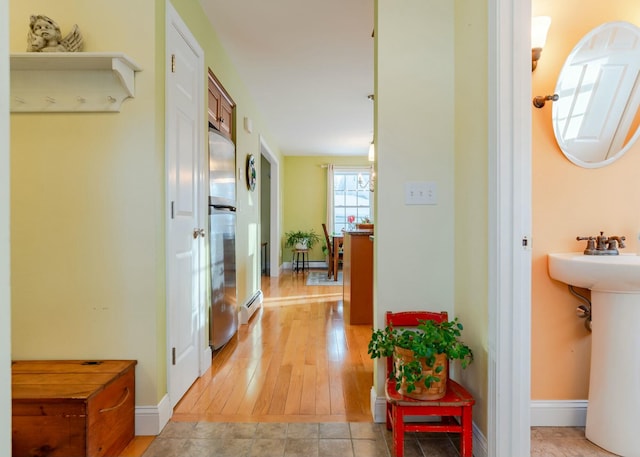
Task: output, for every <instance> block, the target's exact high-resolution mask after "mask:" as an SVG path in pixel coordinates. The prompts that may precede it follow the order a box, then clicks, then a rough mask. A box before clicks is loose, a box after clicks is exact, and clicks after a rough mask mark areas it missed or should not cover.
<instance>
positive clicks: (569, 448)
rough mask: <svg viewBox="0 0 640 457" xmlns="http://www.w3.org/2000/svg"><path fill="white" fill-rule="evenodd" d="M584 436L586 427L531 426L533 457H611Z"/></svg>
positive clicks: (609, 453) (610, 454)
mask: <svg viewBox="0 0 640 457" xmlns="http://www.w3.org/2000/svg"><path fill="white" fill-rule="evenodd" d="M615 455H616V454H612V453H611V452H607V451H605V450H604V449H602V448H599V447H598V446H596V445H595V444H593V443H592V442H590V441H588V440H587V439H586V438H585V437H584V427H531V457H611V456H615Z"/></svg>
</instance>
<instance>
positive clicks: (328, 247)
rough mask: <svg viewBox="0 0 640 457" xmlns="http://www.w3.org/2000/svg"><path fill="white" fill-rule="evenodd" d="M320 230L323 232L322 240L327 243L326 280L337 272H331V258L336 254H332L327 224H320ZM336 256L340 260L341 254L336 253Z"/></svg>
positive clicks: (332, 263)
mask: <svg viewBox="0 0 640 457" xmlns="http://www.w3.org/2000/svg"><path fill="white" fill-rule="evenodd" d="M322 230H323V231H324V239H325V241H326V243H327V252H328V253H329V268H328V271H327V278H330V277H331V276H332V275H334V274H337V272H335V271H333V266H334V262H333V260H334V259H333V256H334V255H336V253H335V252H333V243H332V242H331V241H332V240H331V238H330V237H329V231H328V230H327V224H324V223H323V224H322ZM337 255H338V256H340V259H341V258H342V252H338V253H337Z"/></svg>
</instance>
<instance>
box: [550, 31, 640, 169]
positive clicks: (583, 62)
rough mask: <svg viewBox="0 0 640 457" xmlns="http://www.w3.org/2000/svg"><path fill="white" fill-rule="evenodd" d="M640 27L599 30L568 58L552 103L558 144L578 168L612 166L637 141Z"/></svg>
mask: <svg viewBox="0 0 640 457" xmlns="http://www.w3.org/2000/svg"><path fill="white" fill-rule="evenodd" d="M639 71H640V28H638V27H636V26H635V25H633V24H630V23H628V22H608V23H605V24H603V25H601V26H599V27H596V28H595V29H593V30H592V31H591V32H589V33H588V34H587V35H585V37H584V38H582V40H580V42H579V43H578V44H577V45H576V47H575V48H573V51H571V54H569V57H568V58H567V61H566V62H565V64H564V66H563V67H562V71H561V72H560V77H559V78H558V83H557V85H556V92H555V93H556V94H558V96H559V98H558V100H557V101H555V102H553V108H552V120H553V131H554V133H555V136H556V141H557V142H558V145H559V146H560V149H561V150H562V152H563V153H564V155H565V156H566V157H567V159H569V160H570V161H571V162H573V163H574V164H576V165H579V166H581V167H586V168H597V167H603V166H605V165H608V164H610V163H612V162H614V161H615V160H617V159H619V158H620V157H622V155H623V154H624V153H625V152H626V151H627V150H628V149H629V148H630V147H631V145H632V144H633V143H634V142H635V141H636V140H637V139H638V135H639V133H640V129H638V124H639V123H640V114H639V111H638V106H639V105H640V81H639V78H638V73H639Z"/></svg>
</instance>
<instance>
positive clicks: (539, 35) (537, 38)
mask: <svg viewBox="0 0 640 457" xmlns="http://www.w3.org/2000/svg"><path fill="white" fill-rule="evenodd" d="M550 25H551V18H550V17H549V16H536V17H534V18H531V71H534V70H535V69H536V67H537V66H538V60H539V59H540V54H541V53H542V48H544V45H545V43H546V42H547V33H548V32H549V26H550Z"/></svg>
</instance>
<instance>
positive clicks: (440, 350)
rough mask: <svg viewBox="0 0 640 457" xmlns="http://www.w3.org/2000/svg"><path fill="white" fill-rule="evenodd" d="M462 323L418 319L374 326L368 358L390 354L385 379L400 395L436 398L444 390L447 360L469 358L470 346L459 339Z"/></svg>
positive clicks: (464, 362) (464, 364)
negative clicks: (397, 325)
mask: <svg viewBox="0 0 640 457" xmlns="http://www.w3.org/2000/svg"><path fill="white" fill-rule="evenodd" d="M462 329H463V327H462V324H461V323H460V322H459V321H458V318H457V317H456V318H455V319H454V320H452V321H446V320H445V321H443V322H440V323H438V322H435V321H432V320H427V321H420V324H419V325H418V326H417V327H409V328H403V329H397V328H393V327H392V326H387V327H386V328H385V329H384V330H380V329H378V330H374V331H373V333H372V335H371V340H370V341H369V347H368V353H369V354H370V355H371V358H372V359H376V358H381V357H393V367H394V369H392V370H390V373H389V379H392V380H394V381H395V382H396V390H398V392H400V393H401V394H403V395H406V396H408V397H412V398H418V399H422V400H436V399H438V398H442V397H443V396H444V394H445V393H446V382H447V376H448V361H449V360H460V361H461V365H462V368H466V367H467V366H468V365H469V364H470V363H471V362H472V361H473V352H472V351H471V348H470V347H469V346H467V345H466V344H465V343H463V342H462V341H461V340H460V336H461V331H462Z"/></svg>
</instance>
